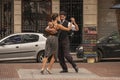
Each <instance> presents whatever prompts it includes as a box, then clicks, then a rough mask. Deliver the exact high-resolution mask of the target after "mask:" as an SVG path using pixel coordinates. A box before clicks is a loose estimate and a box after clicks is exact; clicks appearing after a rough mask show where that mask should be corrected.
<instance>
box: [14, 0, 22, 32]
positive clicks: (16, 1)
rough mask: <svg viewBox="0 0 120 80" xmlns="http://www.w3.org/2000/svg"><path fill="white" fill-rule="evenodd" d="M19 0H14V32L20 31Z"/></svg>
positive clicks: (20, 0)
mask: <svg viewBox="0 0 120 80" xmlns="http://www.w3.org/2000/svg"><path fill="white" fill-rule="evenodd" d="M21 2H22V0H14V33H20V32H21V29H22V27H21V11H22V10H21Z"/></svg>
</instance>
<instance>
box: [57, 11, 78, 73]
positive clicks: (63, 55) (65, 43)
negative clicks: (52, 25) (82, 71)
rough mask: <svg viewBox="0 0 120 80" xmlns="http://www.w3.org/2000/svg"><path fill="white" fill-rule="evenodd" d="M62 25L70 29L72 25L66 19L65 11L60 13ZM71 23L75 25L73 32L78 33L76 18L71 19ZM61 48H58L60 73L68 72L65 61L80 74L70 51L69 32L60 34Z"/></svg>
mask: <svg viewBox="0 0 120 80" xmlns="http://www.w3.org/2000/svg"><path fill="white" fill-rule="evenodd" d="M60 19H61V21H60V24H62V25H63V26H65V27H68V26H69V25H70V22H68V21H67V20H65V19H66V13H65V12H64V11H61V12H60ZM71 23H72V24H73V26H72V30H74V31H78V30H79V28H78V25H77V24H76V22H75V19H74V18H71ZM58 42H59V47H58V59H59V62H60V65H61V67H62V69H63V70H62V71H60V73H66V72H68V68H67V65H66V63H65V59H66V60H67V61H68V62H69V63H70V64H71V65H72V67H73V68H74V69H75V71H76V72H78V67H77V65H76V64H75V63H74V61H73V58H72V56H71V55H70V50H69V36H68V32H67V31H62V30H61V31H60V33H59V41H58Z"/></svg>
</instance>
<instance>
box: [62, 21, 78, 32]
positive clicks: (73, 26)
mask: <svg viewBox="0 0 120 80" xmlns="http://www.w3.org/2000/svg"><path fill="white" fill-rule="evenodd" d="M64 21H65V20H63V21H62V22H61V24H63V22H64ZM70 24H71V22H68V26H70ZM71 30H72V31H75V30H76V29H75V25H73V24H72V29H71Z"/></svg>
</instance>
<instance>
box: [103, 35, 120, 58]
mask: <svg viewBox="0 0 120 80" xmlns="http://www.w3.org/2000/svg"><path fill="white" fill-rule="evenodd" d="M104 49H105V54H104V56H105V57H111V58H114V57H120V36H119V34H118V33H116V34H114V35H111V36H109V37H108V39H107V43H106V44H105V45H104Z"/></svg>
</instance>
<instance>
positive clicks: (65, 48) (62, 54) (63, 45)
mask: <svg viewBox="0 0 120 80" xmlns="http://www.w3.org/2000/svg"><path fill="white" fill-rule="evenodd" d="M69 44H70V43H69V38H68V37H66V38H64V39H62V40H60V39H59V47H58V59H59V62H60V65H61V67H62V69H63V70H68V68H67V65H66V63H65V59H66V60H67V61H68V62H69V63H70V64H71V65H72V67H73V68H75V67H76V64H75V63H74V61H73V58H72V56H71V55H70V50H69V49H70V48H69Z"/></svg>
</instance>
